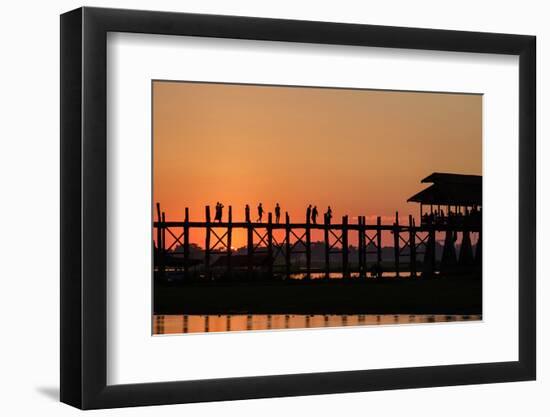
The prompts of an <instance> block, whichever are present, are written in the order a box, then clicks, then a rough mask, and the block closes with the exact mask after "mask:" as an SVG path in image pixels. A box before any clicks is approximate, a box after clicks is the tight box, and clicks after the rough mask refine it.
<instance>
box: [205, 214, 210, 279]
mask: <svg viewBox="0 0 550 417" xmlns="http://www.w3.org/2000/svg"><path fill="white" fill-rule="evenodd" d="M205 217H206V235H205V238H204V241H205V242H204V273H205V275H206V277H207V278H210V276H209V275H210V233H211V231H212V230H211V229H212V224H211V223H210V206H206V207H205Z"/></svg>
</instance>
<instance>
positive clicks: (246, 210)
mask: <svg viewBox="0 0 550 417" xmlns="http://www.w3.org/2000/svg"><path fill="white" fill-rule="evenodd" d="M244 219H245V220H246V222H250V206H249V205H248V204H247V205H246V206H244Z"/></svg>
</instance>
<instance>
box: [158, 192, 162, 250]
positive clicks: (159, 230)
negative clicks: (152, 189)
mask: <svg viewBox="0 0 550 417" xmlns="http://www.w3.org/2000/svg"><path fill="white" fill-rule="evenodd" d="M157 223H158V226H157V251H158V253H159V255H160V248H161V247H162V227H161V224H162V215H161V214H160V204H159V203H157Z"/></svg>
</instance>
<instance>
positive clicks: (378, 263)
mask: <svg viewBox="0 0 550 417" xmlns="http://www.w3.org/2000/svg"><path fill="white" fill-rule="evenodd" d="M381 231H382V218H381V217H380V216H377V217H376V266H377V269H378V271H381V270H382V232H381Z"/></svg>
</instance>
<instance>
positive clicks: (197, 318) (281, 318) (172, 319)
mask: <svg viewBox="0 0 550 417" xmlns="http://www.w3.org/2000/svg"><path fill="white" fill-rule="evenodd" d="M476 320H481V315H449V314H446V315H445V314H355V315H353V314H350V315H335V314H326V315H322V314H309V315H303V314H286V315H285V314H248V315H246V314H232V315H155V316H154V319H153V334H180V333H209V332H231V331H243V330H271V329H304V328H316V327H344V326H365V325H384V324H385V325H387V324H408V323H438V322H452V321H476Z"/></svg>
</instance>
